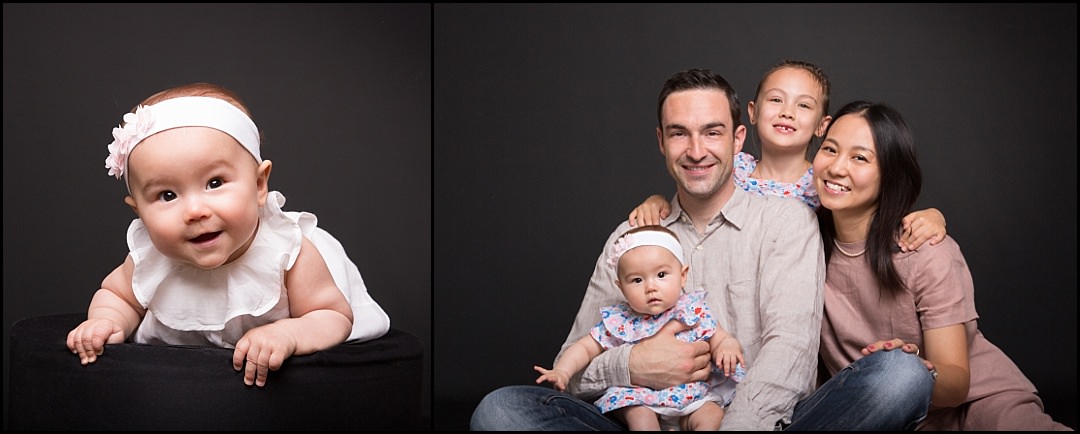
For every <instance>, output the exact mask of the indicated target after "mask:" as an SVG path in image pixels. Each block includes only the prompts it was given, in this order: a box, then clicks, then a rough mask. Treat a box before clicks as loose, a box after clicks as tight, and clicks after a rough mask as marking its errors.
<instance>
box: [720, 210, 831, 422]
mask: <svg viewBox="0 0 1080 434" xmlns="http://www.w3.org/2000/svg"><path fill="white" fill-rule="evenodd" d="M780 200H785V199H780ZM791 205H801V204H799V203H797V202H794V201H792V202H791ZM768 208H770V209H766V210H764V213H763V214H762V218H761V219H760V224H762V225H765V226H764V227H765V233H764V239H763V242H762V244H761V248H762V250H761V253H760V257H759V260H758V264H759V265H758V267H759V268H758V276H759V281H758V305H757V309H758V314H759V315H760V325H761V342H762V344H761V348H760V350H759V351H758V354H757V357H756V359H754V360H751V361H750V367H749V368H750V369H749V371H748V372H747V377H746V379H745V380H743V382H741V383H739V385H738V387H737V388H736V391H735V397H734V399H733V400H732V403H731V406H730V407H729V408H728V412H727V414H726V415H725V417H724V422H723V426H722V429H724V430H762V429H764V430H771V429H773V426H774V425H775V423H776V422H777V421H778V420H780V419H783V418H789V417H790V415H791V413H792V411H793V410H794V407H795V404H796V403H797V402H798V400H799V399H802V398H804V397H806V396H808V395H809V394H810V393H811V392H812V391H813V388H814V384H815V377H816V374H817V351H818V345H819V343H820V340H819V339H820V334H821V318H822V311H823V309H824V286H825V256H824V252H823V249H822V242H821V234H820V232H819V229H818V224H817V218H816V217H815V216H814V214H813V212H812V211H810V210H808V209H807V208H806V207H804V206H799V207H796V206H775V205H772V204H771V205H770V206H769V207H768ZM755 223H758V222H755ZM742 314H744V315H745V314H747V313H745V312H743V313H742Z"/></svg>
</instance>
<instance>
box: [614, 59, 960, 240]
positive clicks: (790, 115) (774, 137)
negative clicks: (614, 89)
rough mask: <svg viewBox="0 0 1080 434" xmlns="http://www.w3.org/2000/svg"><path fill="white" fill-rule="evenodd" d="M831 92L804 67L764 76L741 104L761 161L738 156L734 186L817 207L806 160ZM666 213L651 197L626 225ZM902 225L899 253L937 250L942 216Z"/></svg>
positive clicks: (782, 66) (660, 200)
mask: <svg viewBox="0 0 1080 434" xmlns="http://www.w3.org/2000/svg"><path fill="white" fill-rule="evenodd" d="M830 87H831V84H830V82H829V78H828V76H826V75H825V71H823V70H822V69H821V68H820V67H818V66H817V65H814V64H812V63H809V62H803V61H797V60H785V61H783V62H781V63H779V64H777V65H776V66H774V67H772V68H771V69H769V70H768V71H766V72H765V76H764V77H762V79H761V81H760V82H759V83H758V87H757V90H756V92H755V97H754V100H752V101H750V102H747V104H746V112H747V114H748V115H749V117H750V124H751V125H754V127H755V128H754V129H753V130H754V131H755V132H756V133H757V136H758V139H759V140H760V142H761V159H760V160H755V159H754V156H752V155H750V154H748V153H746V152H739V153H738V155H736V158H735V170H734V172H732V178H733V179H734V180H735V185H737V186H739V187H740V188H742V189H743V190H746V191H748V192H750V193H754V194H758V195H762V196H766V195H773V196H780V197H791V198H795V199H798V200H800V201H802V202H803V203H805V204H807V205H809V206H810V207H812V208H814V207H817V206H818V204H819V202H818V194H817V191H816V190H815V189H814V185H813V178H814V170H813V168H812V167H811V165H810V160H808V158H810V155H809V153H810V143H811V141H812V140H813V139H814V137H821V136H822V135H823V134H824V133H825V129H826V127H828V125H829V122H830V121H831V120H832V117H830V116H829V115H828V113H829V89H830ZM670 212H671V208H670V205H669V204H668V201H667V199H666V198H664V197H663V196H661V195H653V196H650V197H649V198H648V199H646V200H645V202H644V203H642V204H641V205H638V207H637V208H635V209H634V210H633V211H632V212H630V217H629V219H630V225H631V226H637V225H649V224H659V223H660V222H659V220H660V219H663V218H665V217H667V215H668V214H669V213H670ZM903 225H904V233H903V236H902V237H901V239H900V241H899V242H898V245H899V246H900V249H901V250H902V251H908V250H915V249H917V248H919V247H921V246H922V244H923V243H925V242H926V241H930V244H937V243H939V242H941V240H942V239H944V237H945V216H944V215H942V214H941V212H940V211H938V210H937V209H935V208H929V209H926V210H922V211H916V212H913V213H911V214H909V215H908V216H907V217H905V218H904V220H903Z"/></svg>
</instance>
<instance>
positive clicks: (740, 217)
mask: <svg viewBox="0 0 1080 434" xmlns="http://www.w3.org/2000/svg"><path fill="white" fill-rule="evenodd" d="M734 190H735V191H734V193H732V194H731V198H730V199H728V201H727V203H726V204H724V207H723V208H722V209H721V210H720V214H718V215H716V217H713V219H712V221H710V222H709V225H713V224H719V223H723V222H725V221H727V222H728V223H730V224H731V225H733V226H735V229H742V227H743V224H745V223H746V220H747V214H748V211H747V205H749V203H750V194H749V193H747V192H746V191H744V190H743V189H742V188H739V187H738V186H735V189H734ZM683 218H685V219H686V222H687V223H689V222H690V214H688V213H687V212H686V211H684V210H683V208H682V205H681V204H680V203H679V194H678V193H676V194H675V196H674V198H673V199H672V200H671V214H669V215H668V216H667V218H665V219H663V220H661V221H660V223H661V224H663V225H664V226H670V225H671V224H672V223H675V222H676V221H679V220H680V219H683Z"/></svg>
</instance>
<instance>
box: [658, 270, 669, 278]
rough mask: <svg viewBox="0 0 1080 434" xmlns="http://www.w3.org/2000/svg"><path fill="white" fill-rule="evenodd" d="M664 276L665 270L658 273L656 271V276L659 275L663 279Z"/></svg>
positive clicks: (665, 274)
mask: <svg viewBox="0 0 1080 434" xmlns="http://www.w3.org/2000/svg"><path fill="white" fill-rule="evenodd" d="M664 276H667V271H661V272H659V273H656V277H659V278H661V279H663V278H664Z"/></svg>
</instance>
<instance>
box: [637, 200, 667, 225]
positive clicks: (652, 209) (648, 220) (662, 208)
mask: <svg viewBox="0 0 1080 434" xmlns="http://www.w3.org/2000/svg"><path fill="white" fill-rule="evenodd" d="M668 214H671V204H670V203H668V200H667V198H665V197H664V196H661V195H659V194H654V195H652V196H649V197H648V198H647V199H645V202H642V203H641V205H638V206H637V208H634V210H633V211H630V217H629V220H630V226H634V227H637V226H651V225H658V224H660V220H663V219H664V217H667V216H668Z"/></svg>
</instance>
